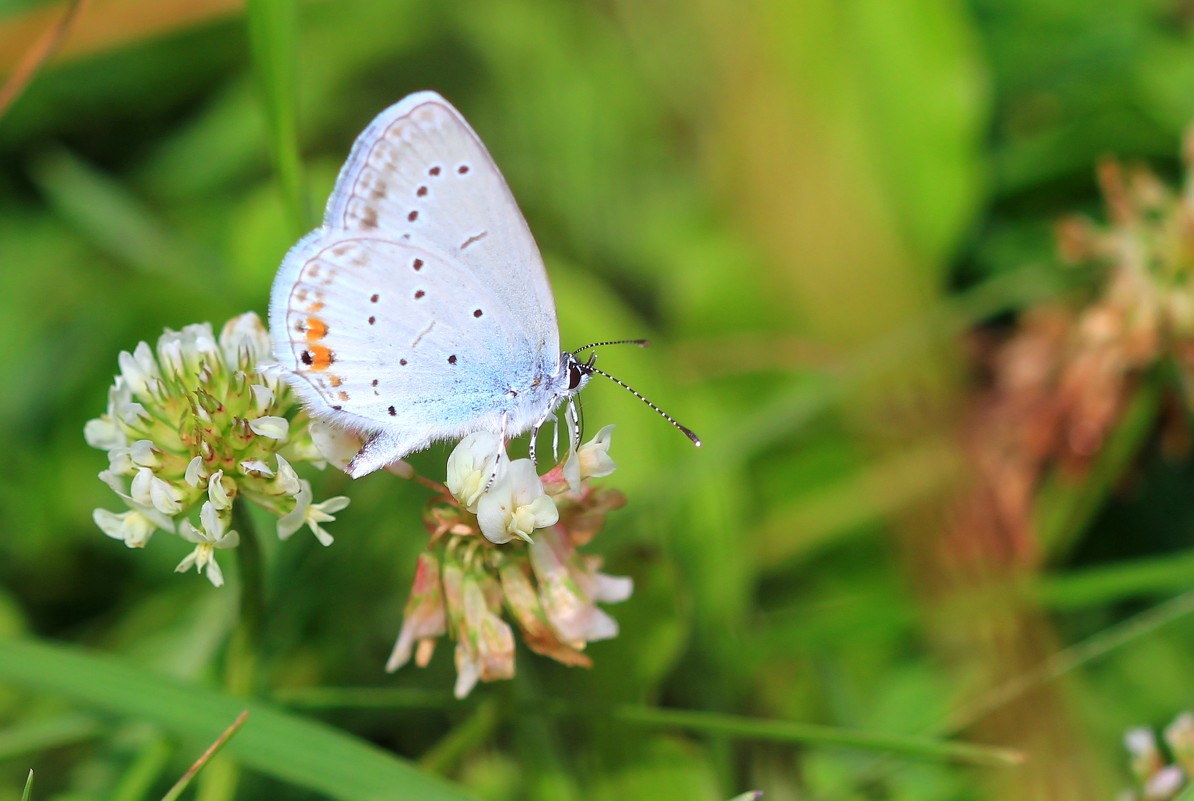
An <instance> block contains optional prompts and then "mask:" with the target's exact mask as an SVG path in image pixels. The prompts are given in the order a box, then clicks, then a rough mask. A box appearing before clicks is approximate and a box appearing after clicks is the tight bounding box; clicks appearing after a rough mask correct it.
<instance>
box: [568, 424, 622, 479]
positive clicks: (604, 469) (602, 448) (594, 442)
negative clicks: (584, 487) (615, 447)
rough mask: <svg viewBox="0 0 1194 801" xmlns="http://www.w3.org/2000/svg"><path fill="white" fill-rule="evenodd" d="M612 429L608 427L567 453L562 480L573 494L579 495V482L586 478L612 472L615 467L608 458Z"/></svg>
mask: <svg viewBox="0 0 1194 801" xmlns="http://www.w3.org/2000/svg"><path fill="white" fill-rule="evenodd" d="M613 431H614V427H613V426H612V425H608V426H606V427H605V428H603V429H601V430H600V431H598V432H597V436H595V437H593V438H592V439H591V440H589V441H588V442H586V443H585V444H583V445H581V446H580V447H579V448H576V449H574V450H572V451H571V452H569V454H568V458H567V459H565V460H564V478H565V479H566V480H567V482H568V488H569V489H570V490H572V492H573V493H579V492H580V490H581V482H582V481H584V480H585V479H587V478H601V477H602V476H608V475H610V474H611V473H613V472H614V469H615V468H616V467H617V465H616V464H614V460H613V459H611V458H610V456H609V445H610V438H611V437H612V436H613Z"/></svg>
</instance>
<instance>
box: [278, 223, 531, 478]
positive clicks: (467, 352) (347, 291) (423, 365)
mask: <svg viewBox="0 0 1194 801" xmlns="http://www.w3.org/2000/svg"><path fill="white" fill-rule="evenodd" d="M284 268H289V269H284V270H283V272H282V273H280V274H279V277H278V281H277V283H276V284H275V288H274V293H273V298H272V301H271V309H270V327H271V330H272V332H273V337H274V351H275V355H276V356H277V357H278V358H279V360H280V361H281V362H282V364H283V367H284V368H286V369H287V370H288V371H289V372H290V374H291V377H290V383H291V385H292V386H293V387H294V388H295V389H296V391H298V393H299V395H300V396H301V397H302V398H303V400H304V401H306V402H307V403H308V405H310V406H312V407H313V408H315V409H317V410H321V411H322V412H323V413H324V416H326V417H328V418H330V419H331V420H332V421H333V422H335V423H337V424H339V425H342V426H345V427H347V428H350V429H355V430H357V431H361V432H368V433H371V434H375V435H379V437H378V439H379V443H378V445H377V446H375V448H376V449H378V450H379V456H378V458H379V459H381V461H380V462H379V463H378V464H377V465H375V467H376V466H380V465H381V464H385V463H387V462H389V461H393V460H395V459H399V458H402V457H403V456H405V455H406V454H408V453H411V452H413V451H416V450H420V449H422V448H424V447H426V446H427V445H428V444H430V443H431V442H433V441H436V440H441V439H447V438H451V437H457V436H463V435H464V434H466V433H469V432H471V431H475V430H479V429H489V430H494V431H496V430H499V428H500V424H501V418H502V414H503V412H504V411H505V409H506V408H508V407H509V406H510V404H511V400H510V398H511V396H510V394H509V393H510V391H511V390H512V389H513V390H515V392H516V393H517V391H518V389H521V388H523V387H527V386H530V385H531V384H533V383H534V382H535V379H536V376H539V375H542V374H543V371H544V370H545V369H546V368H547V367H548V366H549V365H547V364H546V363H544V362H543V360H541V359H539V358H538V357H537V355H536V353H535V351H534V350H533V349H532V348H531V343H530V342H528V341H527V340H526V339H525V337H522V336H511V333H510V332H511V331H517V330H518V328H517V322H516V321H515V320H513V319H511V313H510V312H509V310H508V309H507V308H506V307H505V305H504V304H503V303H502V302H501V300H500V299H499V298H497V297H496V295H495V293H493V292H492V291H491V289H490V288H489V287H487V286H485V285H484V284H483V283H482V282H481V281H478V280H477V279H476V277H475V276H474V275H473V274H472V273H471V271H469V270H468V269H466V268H464V267H462V266H461V265H459V264H457V263H455V262H453V261H452V260H449V259H445V258H443V256H442V255H441V254H438V253H435V252H432V251H429V250H424V249H422V248H419V247H417V246H413V245H409V244H405V243H401V242H393V241H390V240H387V239H379V238H377V237H375V236H368V235H364V234H356V235H354V234H350V233H344V234H343V236H341V237H340V238H337V239H328V238H327V237H326V235H322V234H321V233H320V232H316V233H314V234H311V235H309V236H308V237H307V238H306V239H304V240H303V241H301V242H300V243H299V244H298V245H297V246H296V247H295V248H294V249H293V250H292V251H291V253H290V254H289V255H288V256H287V257H286V262H285V264H284ZM383 452H384V453H383ZM383 456H384V458H382V457H383Z"/></svg>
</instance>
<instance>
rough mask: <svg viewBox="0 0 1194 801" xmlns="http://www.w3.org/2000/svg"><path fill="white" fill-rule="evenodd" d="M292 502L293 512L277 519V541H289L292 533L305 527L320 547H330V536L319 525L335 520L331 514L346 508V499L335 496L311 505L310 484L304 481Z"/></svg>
mask: <svg viewBox="0 0 1194 801" xmlns="http://www.w3.org/2000/svg"><path fill="white" fill-rule="evenodd" d="M294 501H295V505H294V511H292V512H290V513H289V514H287V515H284V516H283V517H281V518H279V519H278V539H281V540H287V539H290V537H291V536H292V535H293V534H294V532H296V531H298V530H299V529H300V528H302V527H303V526H307V527H308V528H310V529H311V533H312V534H314V535H315V539H317V540H319V543H320V544H321V545H324V546H328V545H331V544H332V542H333V539H332V535H331V534H329V533H327V531H326V530H325V529H324V528H323V526H321V525H320V523H330V522H332V521H333V520H335V519H336V518H335V516H334V515H333V514H332V513H333V512H339V511H340V510H341V509H343V508H344V507H346V506H348V498H346V497H344V496H343V495H337V496H336V497H335V498H328V499H327V500H326V501H324V502H322V503H311V482H310V481H306V480H304V481H303V482H302V486H301V488H300V489H299V492H298V494H297V495H295V497H294Z"/></svg>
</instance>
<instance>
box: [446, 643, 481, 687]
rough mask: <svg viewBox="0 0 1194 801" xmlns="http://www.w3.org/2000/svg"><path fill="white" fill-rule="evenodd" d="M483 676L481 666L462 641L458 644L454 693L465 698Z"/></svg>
mask: <svg viewBox="0 0 1194 801" xmlns="http://www.w3.org/2000/svg"><path fill="white" fill-rule="evenodd" d="M479 678H481V670H480V666H479V665H478V664H477V662H476V661H475V660H474V659H473V656H472V653H471V652H470V651H469V650H468V649H467V648H465V647H464V646H463V645H461V644H460V643H457V644H456V686H455V687H454V688H453V689H452V694H453V695H455V696H456V697H457V698H464V697H465V696H467V695H468V694H469V693H470V692H472V691H473V687H475V686H477V679H479Z"/></svg>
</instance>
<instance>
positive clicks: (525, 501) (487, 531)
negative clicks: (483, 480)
mask: <svg viewBox="0 0 1194 801" xmlns="http://www.w3.org/2000/svg"><path fill="white" fill-rule="evenodd" d="M559 519H560V512H559V510H558V509H556V505H555V502H554V501H552V499H551V497H550V496H549V495H548V494H547V492H546V491H545V490H544V489H543V482H542V481H540V480H539V475H538V474H537V473H536V472H535V465H534V464H533V463H532V462H531V460H530V459H516V460H515V461H513V462H511V463H510V465H509V467H508V468H507V469H506V470H505V472H504V473H503V474H502V476H501V477H500V478H499V479H498V480H497V481H496V482H495V483H494V485H493V486H492V487H490V488H489V490H488V491H486V492H485V493H484V494H483V495H481V498H480V500H478V501H477V523H478V524H479V525H480V527H481V533H482V534H483V535H485V539H487V540H489V541H490V542H492V543H494V544H496V545H500V544H502V543H504V542H509V541H510V540H512V539H514V538H515V537H518V538H519V539H522V540H525V541H527V542H531V534H532V533H533V532H534V531H535V529H540V528H545V527H547V526H552V525H555V523H556V521H558V520H559Z"/></svg>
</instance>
